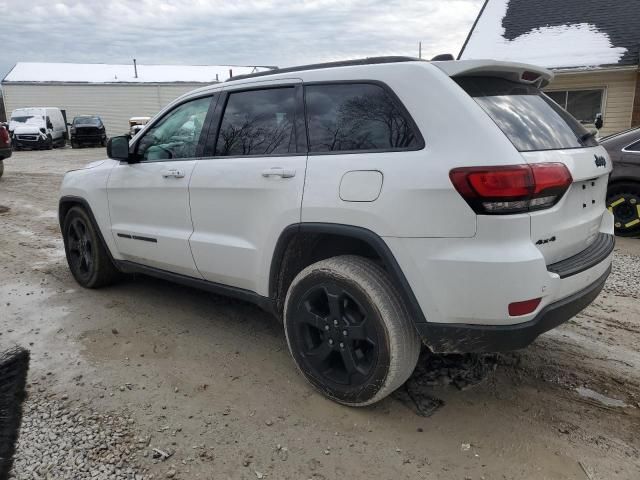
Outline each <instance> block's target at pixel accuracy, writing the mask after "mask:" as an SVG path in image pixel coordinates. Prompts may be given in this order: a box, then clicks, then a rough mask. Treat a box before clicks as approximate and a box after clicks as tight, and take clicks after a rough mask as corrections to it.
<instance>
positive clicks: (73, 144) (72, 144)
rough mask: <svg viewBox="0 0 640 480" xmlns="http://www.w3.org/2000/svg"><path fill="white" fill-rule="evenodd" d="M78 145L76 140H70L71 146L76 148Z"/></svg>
mask: <svg viewBox="0 0 640 480" xmlns="http://www.w3.org/2000/svg"><path fill="white" fill-rule="evenodd" d="M78 146H79V145H78V144H77V143H76V142H71V148H78Z"/></svg>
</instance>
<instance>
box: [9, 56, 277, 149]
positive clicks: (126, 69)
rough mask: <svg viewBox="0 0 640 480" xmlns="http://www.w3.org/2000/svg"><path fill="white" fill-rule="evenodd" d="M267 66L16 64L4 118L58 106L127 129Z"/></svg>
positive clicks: (114, 129)
mask: <svg viewBox="0 0 640 480" xmlns="http://www.w3.org/2000/svg"><path fill="white" fill-rule="evenodd" d="M269 68H273V67H253V66H233V65H134V64H133V63H132V64H131V65H108V64H79V63H17V64H16V65H15V66H14V67H13V69H12V70H11V71H10V72H9V73H8V74H7V76H6V77H5V78H4V80H2V90H3V93H4V104H5V111H6V115H7V118H9V116H10V115H11V112H12V111H13V110H14V109H16V108H21V107H40V106H45V107H58V108H60V109H61V110H63V111H65V113H66V117H67V121H69V122H71V120H72V119H73V117H74V116H76V115H87V114H90V115H91V114H95V115H100V116H101V117H102V120H103V122H104V123H105V126H106V128H107V134H108V135H109V136H113V135H121V134H123V133H125V132H127V131H128V130H129V118H131V117H140V116H153V115H155V114H156V113H158V111H160V110H161V109H162V108H163V107H164V106H165V105H167V104H168V103H169V102H171V101H172V100H174V99H175V98H177V97H179V96H180V95H182V94H183V93H186V92H188V91H190V90H193V89H194V88H198V87H202V86H204V85H208V84H211V83H215V82H218V81H220V82H221V81H224V80H226V79H227V78H229V76H231V75H233V76H236V75H243V74H247V73H254V72H258V71H263V70H267V69H269Z"/></svg>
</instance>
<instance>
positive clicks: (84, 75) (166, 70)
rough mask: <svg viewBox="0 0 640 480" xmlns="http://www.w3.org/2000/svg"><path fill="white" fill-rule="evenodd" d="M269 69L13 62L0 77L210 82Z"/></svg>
mask: <svg viewBox="0 0 640 480" xmlns="http://www.w3.org/2000/svg"><path fill="white" fill-rule="evenodd" d="M271 68H273V67H260V66H255V67H253V66H238V65H140V64H138V65H137V71H138V76H137V77H136V76H135V70H134V68H133V63H131V64H128V65H112V64H104V63H95V64H94V63H30V62H20V63H17V64H16V65H15V66H14V67H13V69H12V70H11V71H10V72H9V73H8V74H7V76H6V77H5V78H4V80H3V83H8V82H25V83H33V82H36V83H37V82H42V83H48V82H58V83H213V82H216V81H220V82H222V81H224V80H226V79H227V78H229V73H230V71H231V72H232V73H233V75H234V76H235V75H246V74H250V73H256V72H262V71H265V70H269V69H271Z"/></svg>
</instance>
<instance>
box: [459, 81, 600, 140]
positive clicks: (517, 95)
mask: <svg viewBox="0 0 640 480" xmlns="http://www.w3.org/2000/svg"><path fill="white" fill-rule="evenodd" d="M454 80H455V81H456V82H457V83H458V85H460V86H461V87H462V88H463V89H464V91H465V92H467V93H468V94H469V95H471V97H473V99H474V100H475V101H476V102H477V103H478V105H480V106H481V107H482V109H483V110H484V111H485V112H487V114H488V115H489V116H490V117H491V119H492V120H493V121H494V122H495V123H496V125H498V127H500V129H501V130H502V131H503V132H504V134H505V135H506V136H507V137H508V138H509V140H510V141H511V143H513V145H514V146H515V147H516V148H517V149H518V150H519V151H521V152H528V151H538V150H561V149H567V148H583V147H593V146H596V145H598V143H597V142H596V140H595V139H594V138H593V136H591V135H590V134H589V132H588V131H587V130H586V129H585V128H584V127H583V126H582V124H580V122H578V121H577V120H576V119H575V118H573V117H572V116H571V115H570V114H569V113H568V112H567V111H566V110H563V109H562V108H561V107H560V106H559V105H558V104H557V103H555V102H554V101H553V100H551V99H550V98H549V97H547V96H546V95H545V94H543V93H542V92H541V91H540V90H539V89H538V88H536V87H534V86H533V85H524V84H521V83H516V82H511V81H509V80H505V79H503V78H493V77H460V78H455V79H454Z"/></svg>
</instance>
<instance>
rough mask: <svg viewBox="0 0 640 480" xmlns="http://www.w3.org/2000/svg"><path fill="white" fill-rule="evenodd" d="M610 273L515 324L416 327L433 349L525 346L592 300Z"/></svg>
mask: <svg viewBox="0 0 640 480" xmlns="http://www.w3.org/2000/svg"><path fill="white" fill-rule="evenodd" d="M609 273H611V266H609V267H608V268H607V270H606V272H605V273H604V274H603V275H602V276H601V277H600V278H598V279H597V280H596V281H595V282H593V283H591V284H590V285H588V286H587V287H586V288H584V289H582V290H580V291H578V292H576V293H574V294H573V295H570V296H568V297H566V298H563V299H562V300H559V301H557V302H554V303H551V304H549V305H547V306H546V307H544V308H543V309H542V310H541V311H540V312H539V313H538V314H537V315H536V316H535V317H534V318H533V320H529V321H528V322H524V323H518V324H514V325H470V324H459V323H454V324H446V323H419V324H416V328H417V329H418V332H419V333H420V336H421V337H422V339H423V341H424V342H425V343H426V344H427V345H428V346H429V348H431V350H432V351H433V352H446V353H456V352H502V351H509V350H517V349H520V348H524V347H526V346H527V345H529V344H530V343H531V342H533V341H534V340H535V339H536V338H537V337H538V336H539V335H541V334H542V333H544V332H547V331H549V330H551V329H552V328H555V327H557V326H558V325H561V324H562V323H564V322H566V321H567V320H569V319H570V318H572V317H573V316H575V315H576V314H578V313H579V312H581V311H582V310H583V309H584V308H586V307H587V306H588V305H589V304H590V303H591V302H593V301H594V300H595V299H596V297H597V296H598V294H599V293H600V291H601V290H602V288H603V287H604V284H605V281H606V280H607V277H608V276H609Z"/></svg>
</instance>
